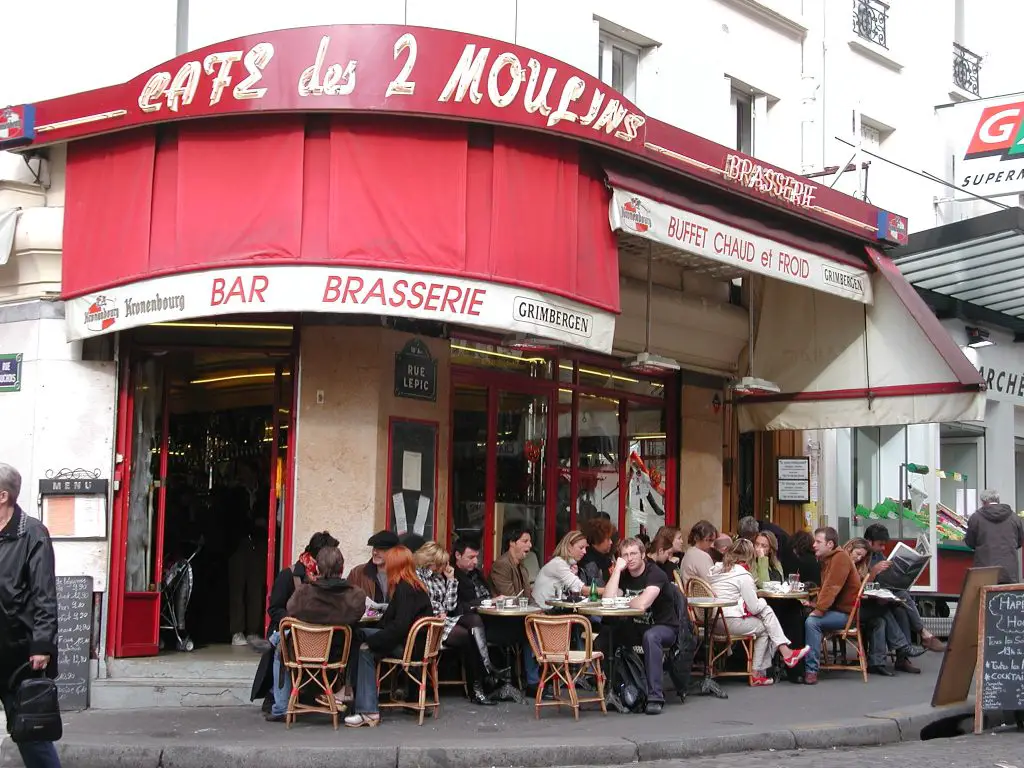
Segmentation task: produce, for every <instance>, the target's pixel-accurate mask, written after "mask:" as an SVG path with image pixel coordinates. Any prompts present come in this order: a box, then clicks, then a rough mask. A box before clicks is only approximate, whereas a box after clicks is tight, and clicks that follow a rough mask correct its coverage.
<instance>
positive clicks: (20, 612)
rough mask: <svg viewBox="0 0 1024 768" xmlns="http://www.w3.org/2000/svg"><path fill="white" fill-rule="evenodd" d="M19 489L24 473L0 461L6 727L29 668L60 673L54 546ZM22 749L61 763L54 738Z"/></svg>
mask: <svg viewBox="0 0 1024 768" xmlns="http://www.w3.org/2000/svg"><path fill="white" fill-rule="evenodd" d="M20 492H21V474H20V473H19V472H18V470H16V469H15V468H14V467H12V466H11V465H10V464H0V698H2V699H3V705H4V712H5V714H6V715H7V723H8V728H9V727H10V724H11V722H12V721H13V719H14V712H13V711H12V709H11V706H12V703H13V699H14V694H15V691H16V689H17V685H18V683H19V682H20V679H21V678H22V677H24V674H25V673H26V671H27V669H28V668H31V669H33V670H35V671H37V672H38V671H45V674H46V675H47V677H49V678H50V679H54V678H56V677H57V578H56V576H55V575H54V571H53V545H52V544H51V543H50V532H49V531H47V530H46V526H44V525H43V524H42V523H40V522H39V521H38V520H36V519H35V518H34V517H30V516H28V515H26V514H25V512H24V511H22V509H21V507H19V506H18V494H19V493H20ZM23 668H24V669H23ZM19 670H21V671H20V674H17V675H16V674H15V673H18V672H19ZM12 676H15V678H16V679H15V680H14V681H13V682H14V685H13V686H12V685H10V682H11V677H12ZM18 751H19V752H21V759H22V760H23V761H24V763H25V766H26V768H60V760H59V759H58V758H57V750H56V749H55V748H54V746H53V743H52V742H49V741H41V742H26V743H22V744H18Z"/></svg>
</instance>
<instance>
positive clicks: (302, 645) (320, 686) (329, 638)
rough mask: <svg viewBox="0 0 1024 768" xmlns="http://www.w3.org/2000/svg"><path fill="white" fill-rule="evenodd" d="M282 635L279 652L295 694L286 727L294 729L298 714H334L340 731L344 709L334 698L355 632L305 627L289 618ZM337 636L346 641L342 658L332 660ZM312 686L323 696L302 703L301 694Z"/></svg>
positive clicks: (289, 708) (283, 621)
mask: <svg viewBox="0 0 1024 768" xmlns="http://www.w3.org/2000/svg"><path fill="white" fill-rule="evenodd" d="M280 632H281V642H280V645H279V647H278V650H279V653H280V654H281V661H282V663H283V664H284V666H285V668H286V669H287V670H288V673H289V674H290V675H291V678H292V692H291V695H290V696H289V697H288V710H287V711H286V712H285V717H284V719H285V724H286V726H287V727H288V728H291V727H292V723H294V722H295V717H296V715H299V714H303V713H310V712H315V713H320V714H325V715H330V716H331V721H332V723H333V724H334V728H335V730H337V728H338V715H339V714H340V712H341V710H340V709H339V707H338V703H337V700H336V699H335V698H334V690H335V688H336V687H337V686H338V681H339V680H344V676H345V667H346V666H348V656H349V651H350V650H351V649H352V630H351V629H349V628H348V627H344V626H340V627H325V626H319V625H316V624H304V623H302V622H300V621H297V620H295V619H290V618H285V619H282V620H281V627H280ZM337 635H340V636H341V637H342V638H343V642H342V648H341V655H340V656H339V657H338V658H337V659H335V660H334V661H332V660H331V648H332V646H333V645H334V638H335V636H337ZM310 687H312V688H314V689H315V690H316V691H317V693H318V694H322V695H317V696H314V697H313V699H314V703H312V704H304V703H301V702H300V701H299V699H300V696H301V694H302V693H303V691H305V690H306V689H307V688H310Z"/></svg>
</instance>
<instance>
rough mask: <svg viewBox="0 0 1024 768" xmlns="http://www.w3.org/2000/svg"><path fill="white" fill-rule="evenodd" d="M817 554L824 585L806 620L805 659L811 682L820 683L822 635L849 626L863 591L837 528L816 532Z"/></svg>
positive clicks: (808, 681) (807, 673)
mask: <svg viewBox="0 0 1024 768" xmlns="http://www.w3.org/2000/svg"><path fill="white" fill-rule="evenodd" d="M814 554H815V556H816V557H817V558H818V560H819V561H820V562H821V588H820V589H819V590H818V598H817V601H816V602H815V606H814V610H813V611H811V615H810V616H808V617H807V621H806V622H804V636H805V640H806V643H807V647H808V648H809V649H810V650H808V652H807V657H806V659H805V662H804V663H805V666H806V672H805V674H804V682H805V683H806V684H807V685H815V684H817V682H818V665H819V664H820V663H821V658H820V657H821V637H822V634H823V633H824V632H826V631H833V630H837V629H842V628H843V627H845V626H846V622H847V620H848V619H849V618H850V613H851V612H852V611H853V609H854V606H855V605H856V603H857V592H858V591H859V590H860V575H859V574H858V573H857V569H856V567H855V566H854V564H853V560H852V559H851V558H850V555H849V554H847V553H846V552H845V551H844V550H843V549H841V548H840V547H839V534H838V533H837V532H836V529H835V528H819V529H818V530H816V531H815V532H814ZM883 642H884V640H883Z"/></svg>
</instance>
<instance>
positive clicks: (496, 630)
mask: <svg viewBox="0 0 1024 768" xmlns="http://www.w3.org/2000/svg"><path fill="white" fill-rule="evenodd" d="M502 539H503V540H504V541H505V547H506V549H505V553H504V554H503V555H502V556H501V557H499V558H498V559H497V560H495V561H494V563H493V564H492V565H491V591H492V592H493V593H494V595H495V597H496V598H501V597H525V598H527V599H528V600H532V599H533V589H532V587H531V586H530V574H529V573H528V572H527V570H526V566H525V565H524V561H525V560H526V555H527V554H529V552H530V550H531V549H532V548H533V536H532V534H531V533H530V531H529V530H527V529H526V528H524V527H522V525H521V524H520V523H512V524H510V525H508V526H507V527H506V528H505V532H504V535H503V536H502ZM492 618H493V617H492ZM492 633H493V634H492ZM487 634H488V636H491V637H492V640H493V641H494V642H496V643H498V644H500V645H506V646H510V645H519V646H521V647H522V649H523V666H525V667H526V686H527V687H526V690H527V694H528V695H530V696H532V695H533V694H534V693H536V690H537V683H538V682H540V667H538V666H537V660H536V659H535V658H534V657H533V651H531V650H530V645H529V643H527V642H526V633H525V632H524V630H523V622H522V621H521V620H509V619H505V618H495V619H494V620H493V621H488V622H487Z"/></svg>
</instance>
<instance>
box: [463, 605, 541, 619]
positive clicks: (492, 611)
mask: <svg viewBox="0 0 1024 768" xmlns="http://www.w3.org/2000/svg"><path fill="white" fill-rule="evenodd" d="M543 610H544V609H543V608H541V607H540V606H537V605H528V606H526V607H525V608H520V607H518V606H516V607H515V608H498V607H497V606H494V605H492V606H490V607H487V608H485V607H484V606H482V605H481V606H478V607H477V609H476V612H477V613H479V614H480V615H481V616H501V617H503V618H506V619H507V618H522V619H525V618H526V617H527V616H532V615H533V614H535V613H542V612H543Z"/></svg>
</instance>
